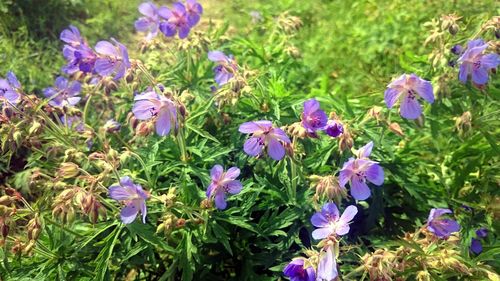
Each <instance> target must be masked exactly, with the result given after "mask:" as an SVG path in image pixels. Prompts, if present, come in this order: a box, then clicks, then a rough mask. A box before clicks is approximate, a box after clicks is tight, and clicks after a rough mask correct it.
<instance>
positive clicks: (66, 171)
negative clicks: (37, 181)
mask: <svg viewBox="0 0 500 281" xmlns="http://www.w3.org/2000/svg"><path fill="white" fill-rule="evenodd" d="M79 173H80V171H79V170H78V165H76V164H75V163H72V162H65V163H61V165H60V167H59V169H58V170H57V176H58V177H62V178H65V179H69V178H74V177H76V176H78V174H79Z"/></svg>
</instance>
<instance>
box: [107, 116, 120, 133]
mask: <svg viewBox="0 0 500 281" xmlns="http://www.w3.org/2000/svg"><path fill="white" fill-rule="evenodd" d="M121 128H122V124H120V123H119V122H117V121H115V120H114V119H109V120H108V121H106V123H105V124H104V130H106V132H108V133H117V132H119V131H120V129H121Z"/></svg>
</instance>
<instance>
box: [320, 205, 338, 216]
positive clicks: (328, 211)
mask: <svg viewBox="0 0 500 281" xmlns="http://www.w3.org/2000/svg"><path fill="white" fill-rule="evenodd" d="M321 213H322V214H323V215H325V216H326V215H328V216H329V217H331V218H338V217H339V215H340V212H339V209H338V208H337V205H335V203H332V202H330V203H326V204H325V205H323V208H322V209H321Z"/></svg>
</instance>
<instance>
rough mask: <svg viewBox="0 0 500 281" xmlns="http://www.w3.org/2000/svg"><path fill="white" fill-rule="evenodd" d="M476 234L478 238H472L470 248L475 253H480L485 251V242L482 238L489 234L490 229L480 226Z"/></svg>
mask: <svg viewBox="0 0 500 281" xmlns="http://www.w3.org/2000/svg"><path fill="white" fill-rule="evenodd" d="M476 236H477V238H472V240H471V243H470V250H471V251H472V252H473V253H474V254H476V255H479V254H480V253H481V252H482V251H483V244H482V243H481V240H480V239H481V238H485V237H486V236H488V230H487V229H486V228H480V229H478V230H476Z"/></svg>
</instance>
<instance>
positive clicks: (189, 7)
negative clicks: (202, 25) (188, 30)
mask: <svg viewBox="0 0 500 281" xmlns="http://www.w3.org/2000/svg"><path fill="white" fill-rule="evenodd" d="M186 13H187V16H188V22H189V25H191V27H193V26H195V25H196V24H197V23H198V22H199V21H200V16H201V14H202V13H203V7H202V6H201V4H200V3H198V2H196V0H186Z"/></svg>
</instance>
